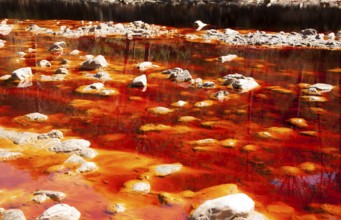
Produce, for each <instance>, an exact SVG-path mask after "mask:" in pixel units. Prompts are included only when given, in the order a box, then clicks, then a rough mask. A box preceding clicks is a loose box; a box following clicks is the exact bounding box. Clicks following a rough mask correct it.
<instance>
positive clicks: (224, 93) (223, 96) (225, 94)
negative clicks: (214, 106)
mask: <svg viewBox="0 0 341 220" xmlns="http://www.w3.org/2000/svg"><path fill="white" fill-rule="evenodd" d="M228 95H229V92H228V91H223V90H220V91H218V92H216V93H214V98H216V99H218V100H219V101H224V99H226V98H228Z"/></svg>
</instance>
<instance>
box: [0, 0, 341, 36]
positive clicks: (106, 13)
mask: <svg viewBox="0 0 341 220" xmlns="http://www.w3.org/2000/svg"><path fill="white" fill-rule="evenodd" d="M0 17H2V18H17V19H72V20H102V21H110V20H112V21H117V22H127V21H134V20H143V21H145V22H148V23H154V24H161V25H168V26H177V27H179V26H181V27H188V26H191V25H192V24H193V22H194V21H195V20H202V21H204V22H206V23H209V24H211V25H212V26H213V27H219V28H220V27H230V28H240V29H262V30H276V31H279V30H301V29H304V28H309V27H310V28H315V29H318V30H319V31H337V30H338V29H340V27H341V9H340V8H337V7H321V6H317V5H311V6H306V7H300V6H298V5H293V6H282V5H271V6H269V7H267V6H266V5H264V4H260V5H242V4H233V3H223V4H200V5H194V4H186V5H185V4H178V5H172V4H157V3H144V4H135V5H124V4H109V3H107V4H104V3H102V4H100V3H95V2H86V1H61V0H58V1H41V0H33V1H10V0H2V1H0Z"/></svg>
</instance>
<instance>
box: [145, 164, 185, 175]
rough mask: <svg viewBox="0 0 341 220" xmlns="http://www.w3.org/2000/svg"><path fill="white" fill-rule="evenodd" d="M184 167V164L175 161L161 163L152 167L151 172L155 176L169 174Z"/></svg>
mask: <svg viewBox="0 0 341 220" xmlns="http://www.w3.org/2000/svg"><path fill="white" fill-rule="evenodd" d="M181 168H182V164H180V163H173V164H161V165H155V166H152V167H151V168H150V172H152V173H153V174H154V175H155V176H161V177H163V176H168V175H171V174H173V173H176V172H178V171H180V170H181Z"/></svg>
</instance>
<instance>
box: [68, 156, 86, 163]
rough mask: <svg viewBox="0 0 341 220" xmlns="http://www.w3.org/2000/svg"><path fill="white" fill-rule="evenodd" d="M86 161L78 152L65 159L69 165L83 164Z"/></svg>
mask: <svg viewBox="0 0 341 220" xmlns="http://www.w3.org/2000/svg"><path fill="white" fill-rule="evenodd" d="M84 162H85V160H84V159H83V157H81V156H79V155H77V154H72V155H71V156H70V157H69V158H68V159H66V160H65V161H64V164H67V165H81V164H83V163H84Z"/></svg>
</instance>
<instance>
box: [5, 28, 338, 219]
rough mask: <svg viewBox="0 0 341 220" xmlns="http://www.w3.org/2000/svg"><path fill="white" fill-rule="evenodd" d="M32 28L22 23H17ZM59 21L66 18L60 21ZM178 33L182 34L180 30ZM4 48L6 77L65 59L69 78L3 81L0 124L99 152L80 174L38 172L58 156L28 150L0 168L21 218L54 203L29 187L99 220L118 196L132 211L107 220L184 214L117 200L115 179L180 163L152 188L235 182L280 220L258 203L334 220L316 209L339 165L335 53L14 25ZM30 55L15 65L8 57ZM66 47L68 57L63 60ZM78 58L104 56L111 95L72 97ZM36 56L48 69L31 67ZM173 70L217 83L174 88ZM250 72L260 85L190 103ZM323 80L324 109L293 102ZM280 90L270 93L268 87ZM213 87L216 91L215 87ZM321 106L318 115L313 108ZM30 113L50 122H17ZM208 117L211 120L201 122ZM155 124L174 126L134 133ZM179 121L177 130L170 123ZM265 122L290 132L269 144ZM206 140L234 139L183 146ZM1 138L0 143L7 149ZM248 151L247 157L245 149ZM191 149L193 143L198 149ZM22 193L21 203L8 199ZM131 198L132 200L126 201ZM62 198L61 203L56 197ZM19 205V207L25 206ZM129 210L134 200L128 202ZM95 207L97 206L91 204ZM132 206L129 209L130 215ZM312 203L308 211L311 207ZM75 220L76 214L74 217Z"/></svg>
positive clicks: (78, 77) (328, 197)
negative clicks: (160, 109) (141, 80)
mask: <svg viewBox="0 0 341 220" xmlns="http://www.w3.org/2000/svg"><path fill="white" fill-rule="evenodd" d="M29 23H32V21H25V22H23V23H22V24H20V27H22V28H25V27H27V25H28V24H29ZM34 23H36V24H38V25H39V26H41V25H42V26H43V25H53V24H55V21H34ZM64 23H65V24H67V25H70V26H77V25H79V24H78V23H77V22H72V21H64ZM180 31H181V30H180ZM2 39H4V40H6V45H5V47H4V48H1V49H0V50H1V53H0V75H5V74H10V73H11V72H12V71H13V70H15V69H17V68H19V67H26V66H31V67H33V72H34V75H35V77H36V79H39V76H40V75H41V74H46V75H52V74H53V72H54V71H55V70H56V69H57V67H58V66H60V62H61V59H62V58H67V59H69V60H70V61H71V63H70V67H69V71H70V77H69V78H68V79H67V80H64V81H57V82H42V81H38V80H34V81H33V82H32V83H33V85H32V86H30V87H26V88H17V87H16V85H13V84H11V83H7V82H1V84H0V103H1V106H0V112H1V116H0V125H1V126H3V127H7V128H11V129H13V128H15V129H17V130H21V131H34V132H40V133H41V132H48V131H50V130H52V129H60V130H62V131H63V132H64V134H65V135H66V136H77V137H81V138H84V139H87V140H89V141H90V142H91V147H92V148H94V149H97V150H98V151H99V152H100V154H99V156H98V157H96V158H95V159H94V160H93V161H94V162H96V163H97V164H98V166H99V171H98V172H97V173H94V174H89V175H84V176H66V175H64V174H62V175H60V174H58V173H53V172H52V173H47V172H46V169H47V168H48V167H50V166H52V165H57V164H60V163H61V162H62V161H63V160H65V159H66V158H67V157H68V155H65V156H60V155H58V156H53V155H50V154H47V155H44V154H43V155H41V154H40V153H39V152H38V153H37V152H33V153H32V152H30V151H28V154H29V155H31V156H29V157H23V158H19V159H17V160H13V161H1V162H0V173H1V175H0V193H1V192H2V191H4V192H5V194H4V195H3V198H4V199H3V201H2V203H0V206H3V207H4V208H13V207H17V208H21V209H22V210H23V211H24V212H25V214H26V215H27V216H28V217H29V218H31V217H32V218H33V217H35V216H38V215H39V214H40V213H41V212H42V211H43V210H45V209H46V208H47V207H48V206H50V205H51V204H52V203H53V202H48V203H47V204H43V205H33V204H31V203H30V202H29V196H30V195H31V194H32V192H34V191H35V190H36V189H40V188H47V189H53V190H60V191H63V192H66V193H67V194H68V196H67V198H66V199H65V203H67V204H70V205H73V206H75V207H77V209H78V210H80V212H81V213H82V216H83V218H84V219H108V218H109V216H110V215H109V214H107V213H105V212H104V211H103V210H105V207H106V205H107V204H108V203H110V202H112V201H123V202H125V203H127V204H128V206H129V205H130V206H131V207H134V208H131V209H130V210H129V211H128V212H127V213H126V214H120V213H119V214H117V215H116V216H115V218H117V219H124V218H127V219H137V218H141V219H186V216H187V214H188V211H189V210H185V209H182V208H179V207H178V206H163V205H160V203H159V202H158V199H157V196H155V194H149V195H143V196H140V195H130V194H120V193H119V191H120V189H121V188H122V187H123V184H124V182H126V181H128V180H131V179H136V178H138V176H139V175H141V174H142V173H143V172H145V171H147V170H148V166H150V165H151V164H160V163H174V162H179V163H181V164H183V165H184V167H185V169H184V170H183V171H181V172H178V173H175V174H173V175H170V176H167V177H164V178H157V177H155V178H154V179H152V180H151V185H152V190H153V191H154V192H155V193H156V194H157V192H169V193H179V192H181V191H185V190H192V191H198V190H201V189H204V188H207V187H211V186H215V185H219V184H225V183H236V184H237V185H238V187H239V188H240V189H241V190H242V191H244V192H245V193H247V194H249V195H250V196H251V197H252V198H253V199H255V200H256V201H257V208H256V209H257V210H258V211H260V212H262V213H265V214H266V215H268V216H269V217H270V218H271V219H288V218H289V216H288V215H287V214H283V213H282V214H278V213H273V212H270V211H269V209H268V208H267V206H268V205H270V204H274V203H277V202H283V203H285V204H287V205H289V206H291V207H293V208H294V209H295V213H294V214H293V215H294V216H302V215H304V214H314V215H316V216H317V219H320V218H331V219H333V218H336V219H337V218H340V216H337V215H335V214H334V216H333V214H330V213H329V214H328V213H326V212H325V211H323V210H321V209H320V208H316V204H325V203H328V204H334V205H338V206H340V201H341V185H340V183H341V180H340V178H341V173H340V172H341V170H340V167H341V164H340V156H341V155H340V146H341V143H340V141H341V138H340V124H341V123H340V122H341V117H340V115H341V114H340V110H341V98H340V83H341V78H340V69H339V68H340V67H341V52H340V51H328V50H316V49H302V48H272V49H271V48H260V47H236V46H233V47H231V46H228V45H224V44H209V43H203V42H187V41H185V40H183V39H181V38H177V37H174V38H171V39H168V38H161V39H133V40H128V39H126V38H124V37H113V36H108V37H106V38H101V37H97V38H95V37H91V36H90V37H81V38H78V39H64V38H62V37H56V36H46V35H34V34H32V33H28V32H25V31H23V29H20V28H19V29H18V30H16V31H13V32H12V33H11V34H10V35H8V36H3V37H2ZM59 40H64V41H65V42H66V44H67V46H68V48H67V51H66V53H65V54H64V55H59V56H57V55H51V54H50V53H49V52H48V51H47V49H48V48H49V46H50V45H51V44H52V43H53V42H56V41H59ZM28 48H35V49H36V52H35V53H31V54H28V55H27V56H26V58H25V59H20V58H18V56H17V54H16V53H17V52H18V51H27V50H28ZM74 49H78V50H80V51H81V54H80V55H79V56H71V55H68V53H69V52H70V51H72V50H74ZM86 54H93V55H98V54H101V55H103V56H105V58H106V59H107V61H108V63H109V64H110V65H109V67H108V68H107V69H106V71H107V72H109V74H110V76H111V77H112V80H110V81H107V82H105V86H106V87H111V88H115V89H117V90H118V91H119V94H118V95H115V96H111V97H100V96H96V95H86V94H77V93H75V92H74V91H75V89H76V88H77V87H79V86H82V85H87V84H90V83H93V82H94V81H95V80H92V79H87V78H85V77H83V76H84V75H85V74H86V73H96V71H80V70H79V66H80V63H81V62H82V60H83V58H81V57H80V56H84V55H86ZM226 54H237V55H238V57H240V58H238V59H236V60H234V61H231V62H226V63H219V62H217V61H216V60H214V59H215V58H217V57H219V56H221V55H226ZM42 59H47V60H49V61H50V62H51V63H52V67H51V68H40V67H36V63H37V62H38V61H40V60H42ZM142 61H151V62H153V63H156V64H158V65H159V66H160V68H158V69H156V70H155V69H150V70H147V71H145V73H146V75H147V77H148V87H147V89H146V91H141V89H139V88H131V87H129V83H130V82H131V80H132V79H133V78H134V77H135V76H138V75H140V74H141V71H140V70H138V69H136V64H137V63H139V62H142ZM174 67H181V68H183V69H188V70H189V71H190V73H191V74H192V76H193V77H194V78H198V77H200V78H202V79H203V80H204V81H205V80H212V81H214V82H216V85H217V88H213V89H199V88H192V87H188V84H186V83H184V84H182V83H175V82H172V81H170V80H168V79H167V77H166V76H165V75H162V74H161V71H162V70H165V69H169V68H174ZM236 72H238V73H241V74H244V75H245V76H251V77H253V78H255V79H256V80H257V82H258V83H259V84H260V85H261V87H260V88H258V89H256V90H253V91H250V92H247V93H241V94H239V93H237V92H234V91H230V92H231V95H230V98H229V99H227V100H225V101H223V102H218V101H216V102H215V104H214V105H212V106H210V107H206V108H196V107H194V104H195V103H196V102H198V101H202V100H206V99H210V97H212V94H214V92H216V91H218V90H219V88H223V89H226V88H224V87H221V86H220V85H218V84H217V83H218V82H217V78H220V77H223V76H225V75H227V74H231V73H236ZM300 83H301V84H303V83H307V84H314V83H328V84H331V85H333V86H334V88H333V90H332V91H331V92H330V93H327V94H323V96H324V97H326V98H327V100H328V101H327V102H325V103H309V102H304V101H302V99H301V98H300V95H301V89H300V88H299V84H300ZM273 86H279V87H280V89H277V90H276V89H274V88H273ZM218 87H219V88H218ZM75 99H84V100H91V101H93V102H92V103H91V104H90V105H88V106H85V107H83V108H82V107H72V106H71V105H70V104H69V103H70V102H71V101H73V100H75ZM178 100H184V101H187V102H188V103H189V105H188V106H187V107H184V108H181V109H180V108H174V107H171V103H173V102H176V101H178ZM156 106H164V107H168V108H171V109H174V111H173V112H172V113H169V114H167V115H154V114H152V113H150V112H148V111H147V109H148V108H150V107H156ZM316 108H320V110H321V111H322V113H316V111H315V110H316ZM31 112H40V113H43V114H47V115H49V120H48V121H47V122H43V123H28V124H20V123H18V121H17V120H15V118H16V117H19V116H22V115H25V114H27V113H31ZM187 115H189V116H194V117H196V118H198V120H196V121H193V122H187V123H185V122H179V121H178V119H179V117H181V116H187ZM294 117H299V118H304V119H306V120H307V122H308V127H306V128H298V127H296V126H293V125H291V124H290V123H288V119H290V118H294ZM209 121H212V122H213V123H211V124H210V125H207V123H206V124H205V122H209ZM150 123H154V124H165V125H170V126H172V127H173V128H174V129H171V130H168V131H161V132H153V131H152V132H141V131H140V130H139V128H140V127H141V126H142V125H145V124H150ZM180 126H182V127H180ZM270 127H286V128H291V129H292V131H290V132H289V133H285V134H283V135H279V136H278V137H277V138H275V139H262V138H258V137H257V132H261V131H266V130H267V129H268V128H270ZM301 131H315V132H316V135H315V136H305V135H302V134H301V133H300V132H301ZM205 138H213V139H216V140H219V141H220V140H225V139H236V140H237V144H236V145H235V146H233V147H230V148H224V147H222V146H220V145H219V144H213V145H207V146H199V147H198V146H195V145H193V144H191V141H195V140H200V139H205ZM7 144H8V143H7V142H6V141H3V142H2V143H1V147H7V146H9V145H7ZM248 144H252V145H255V146H257V148H256V150H255V151H247V150H245V149H244V146H245V145H248ZM200 147H201V148H200ZM303 162H312V163H314V164H315V166H316V167H317V168H316V170H314V171H312V172H311V173H305V172H303V171H301V173H300V174H299V175H292V174H288V173H285V172H283V170H282V167H283V166H293V167H298V166H299V165H300V164H301V163H303ZM7 195H8V197H10V196H9V195H16V196H17V197H18V198H25V199H26V200H27V201H25V202H22V201H17V200H16V199H15V196H12V197H11V198H7ZM134 196H135V197H134ZM0 202H1V200H0ZM63 202H64V201H63ZM26 203H27V204H26ZM137 204H138V205H137ZM95 207H97V208H95ZM137 207H139V208H137ZM318 207H319V206H318ZM83 218H82V219H83Z"/></svg>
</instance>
